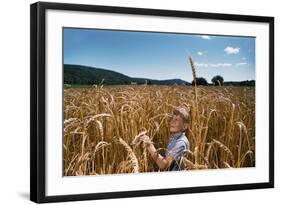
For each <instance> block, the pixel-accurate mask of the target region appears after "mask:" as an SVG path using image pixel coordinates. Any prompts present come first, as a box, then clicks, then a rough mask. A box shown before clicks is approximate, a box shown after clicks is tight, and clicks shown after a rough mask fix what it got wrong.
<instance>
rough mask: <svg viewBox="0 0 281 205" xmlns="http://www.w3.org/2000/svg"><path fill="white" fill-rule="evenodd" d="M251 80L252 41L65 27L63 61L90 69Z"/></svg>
mask: <svg viewBox="0 0 281 205" xmlns="http://www.w3.org/2000/svg"><path fill="white" fill-rule="evenodd" d="M189 55H191V56H192V58H193V61H194V62H195V66H196V72H197V76H198V77H204V78H206V79H207V81H208V82H210V81H211V79H212V77H213V76H215V75H221V76H223V78H224V80H225V81H241V80H254V79H255V38H254V37H233V36H214V35H205V34H204V35H196V34H172V33H153V32H130V31H113V30H97V29H76V28H74V29H72V28H64V63H65V64H77V65H87V66H94V67H98V68H105V69H108V70H114V71H116V72H120V73H123V74H125V75H128V76H131V77H141V78H151V79H159V80H163V79H172V78H180V79H183V80H186V81H188V82H191V81H192V72H191V68H190V64H189V61H188V56H189Z"/></svg>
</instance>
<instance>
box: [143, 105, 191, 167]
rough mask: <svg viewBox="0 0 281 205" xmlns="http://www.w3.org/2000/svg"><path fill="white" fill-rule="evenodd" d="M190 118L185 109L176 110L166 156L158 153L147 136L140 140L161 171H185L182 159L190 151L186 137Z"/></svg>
mask: <svg viewBox="0 0 281 205" xmlns="http://www.w3.org/2000/svg"><path fill="white" fill-rule="evenodd" d="M188 117H189V114H188V112H187V111H186V110H185V109H184V108H177V109H175V110H174V112H173V115H172V118H171V121H170V127H169V131H170V134H171V136H170V140H169V144H168V147H167V150H166V152H165V156H162V155H161V154H159V153H158V152H157V150H156V148H155V147H154V145H153V143H152V142H151V140H150V138H149V137H148V136H147V135H143V136H141V137H140V140H141V141H143V142H144V145H145V146H146V147H147V149H148V151H149V153H150V154H151V156H152V158H153V160H154V161H155V162H156V164H157V165H158V167H159V168H160V169H162V170H169V171H178V170H183V169H184V166H183V163H181V157H182V156H187V151H188V150H189V142H188V139H187V138H186V136H185V131H186V130H187V128H188Z"/></svg>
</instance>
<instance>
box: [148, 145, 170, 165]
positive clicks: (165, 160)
mask: <svg viewBox="0 0 281 205" xmlns="http://www.w3.org/2000/svg"><path fill="white" fill-rule="evenodd" d="M146 145H147V149H148V151H149V153H150V155H151V156H152V158H153V160H154V161H155V162H156V164H157V165H158V167H159V168H160V169H162V170H165V169H167V168H168V167H169V166H170V165H171V164H172V162H173V160H174V158H173V156H167V157H163V156H162V155H161V154H159V153H158V152H157V150H156V148H155V147H154V145H153V144H152V143H148V144H146Z"/></svg>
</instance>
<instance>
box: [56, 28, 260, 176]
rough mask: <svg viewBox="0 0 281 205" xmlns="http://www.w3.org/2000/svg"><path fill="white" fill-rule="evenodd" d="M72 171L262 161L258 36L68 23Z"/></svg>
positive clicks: (66, 115)
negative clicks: (259, 157) (258, 154)
mask: <svg viewBox="0 0 281 205" xmlns="http://www.w3.org/2000/svg"><path fill="white" fill-rule="evenodd" d="M62 44H63V45H62V51H61V52H62V58H63V59H62V62H63V63H62V70H63V75H62V76H63V81H62V83H63V86H62V87H63V90H62V91H61V92H62V96H63V98H62V99H63V103H62V111H63V113H62V115H63V117H62V119H63V122H62V123H63V130H62V132H63V148H62V150H63V162H62V163H63V165H62V167H63V170H62V172H63V176H86V175H91V176H98V175H113V174H114V175H116V174H136V173H139V174H140V173H150V174H153V172H171V171H172V172H174V171H178V172H196V171H198V170H200V171H201V170H218V169H224V170H227V169H241V168H254V167H255V166H256V154H255V152H256V143H255V139H256V137H255V136H256V133H255V130H256V109H255V107H256V98H255V90H256V87H255V85H256V83H255V82H256V65H255V62H256V37H255V36H242V35H241V36H238V35H217V34H212V33H176V32H159V31H155V32H154V31H145V30H144V31H134V30H117V29H100V28H82V27H81V28H80V27H63V28H62Z"/></svg>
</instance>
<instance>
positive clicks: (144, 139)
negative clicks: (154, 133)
mask: <svg viewBox="0 0 281 205" xmlns="http://www.w3.org/2000/svg"><path fill="white" fill-rule="evenodd" d="M140 141H141V142H143V145H144V146H146V147H147V146H148V145H150V144H152V141H151V139H150V138H149V137H148V136H147V135H142V136H141V137H140Z"/></svg>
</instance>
